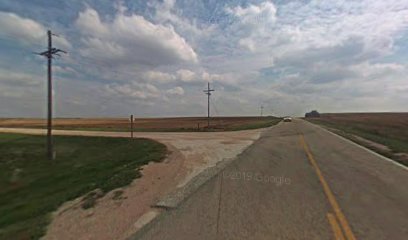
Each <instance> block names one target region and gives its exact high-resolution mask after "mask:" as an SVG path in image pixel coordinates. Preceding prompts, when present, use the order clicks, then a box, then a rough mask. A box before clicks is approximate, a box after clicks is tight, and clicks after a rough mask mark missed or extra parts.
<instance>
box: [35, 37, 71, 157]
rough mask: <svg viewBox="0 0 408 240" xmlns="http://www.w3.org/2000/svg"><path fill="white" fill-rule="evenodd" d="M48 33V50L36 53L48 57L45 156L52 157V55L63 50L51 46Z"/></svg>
mask: <svg viewBox="0 0 408 240" xmlns="http://www.w3.org/2000/svg"><path fill="white" fill-rule="evenodd" d="M47 35H48V50H47V51H44V52H42V53H38V54H39V55H41V56H45V57H46V58H47V59H48V71H47V82H48V87H47V110H48V112H47V158H48V159H49V160H52V159H53V155H54V151H53V142H52V59H53V56H54V55H57V56H60V55H59V53H60V52H63V53H66V52H65V51H63V50H61V49H57V48H53V47H52V36H56V35H55V34H52V33H51V31H50V30H48V31H47Z"/></svg>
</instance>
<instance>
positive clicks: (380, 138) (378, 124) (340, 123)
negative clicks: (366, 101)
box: [306, 113, 408, 166]
mask: <svg viewBox="0 0 408 240" xmlns="http://www.w3.org/2000/svg"><path fill="white" fill-rule="evenodd" d="M306 120H308V121H310V122H312V123H317V124H321V125H324V126H326V127H329V128H331V129H334V130H335V131H336V130H337V133H339V134H341V135H343V136H345V137H348V138H349V139H351V140H353V141H355V142H357V143H359V144H362V145H364V146H366V147H369V148H371V149H373V150H375V151H377V152H379V153H381V154H383V155H385V156H387V157H390V158H393V159H395V160H396V161H399V162H400V163H402V164H404V165H407V166H408V113H327V114H322V115H321V117H320V118H306Z"/></svg>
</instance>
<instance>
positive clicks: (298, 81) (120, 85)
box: [0, 0, 408, 117]
mask: <svg viewBox="0 0 408 240" xmlns="http://www.w3.org/2000/svg"><path fill="white" fill-rule="evenodd" d="M48 29H50V30H52V32H53V33H55V34H57V35H58V36H54V37H53V45H54V46H55V47H56V48H60V49H63V50H65V51H67V52H68V53H67V54H63V55H61V57H56V58H55V59H54V60H53V81H54V92H53V96H54V99H55V101H54V116H55V117H124V116H129V115H130V114H134V115H135V116H137V117H163V116H168V117H174V116H205V115H206V111H207V96H206V95H205V94H204V92H203V90H204V89H205V88H206V86H207V82H210V83H211V87H212V88H214V89H215V91H214V92H213V95H212V96H211V109H212V110H211V114H212V115H213V116H246V115H259V114H260V107H261V106H264V114H265V115H275V116H284V115H292V116H301V115H303V114H304V113H305V112H308V111H311V110H318V111H319V112H364V111H369V112H384V111H398V112H403V111H405V112H406V111H408V68H407V66H408V1H407V0H387V1H383V0H361V1H354V0H352V1H343V0H338V1H317V0H316V1H314V0H311V1H306V0H302V1H291V0H276V1H270V0H259V1H258V0H253V1H248V0H162V1H158V0H149V1H136V0H133V1H124V0H123V1H119V0H117V1H111V0H98V1H97V0H84V1H80V0H70V1H49V0H30V1H25V0H2V1H1V2H0V52H1V54H0V117H45V116H46V115H45V114H46V107H45V106H46V86H47V85H46V73H47V72H46V71H47V69H46V59H45V58H44V57H42V56H38V55H35V54H34V52H42V51H44V50H45V49H46V46H47V37H46V31H47V30H48Z"/></svg>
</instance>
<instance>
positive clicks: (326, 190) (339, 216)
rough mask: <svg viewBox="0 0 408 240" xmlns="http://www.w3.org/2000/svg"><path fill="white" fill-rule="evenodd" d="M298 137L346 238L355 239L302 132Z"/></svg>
mask: <svg viewBox="0 0 408 240" xmlns="http://www.w3.org/2000/svg"><path fill="white" fill-rule="evenodd" d="M299 139H300V144H301V145H302V146H303V149H304V150H305V152H306V154H307V157H308V159H309V161H310V163H311V164H312V166H313V168H314V169H315V171H316V174H317V177H318V178H319V180H320V183H321V184H322V186H323V190H324V193H325V194H326V196H327V198H328V200H329V203H330V205H331V206H332V208H333V211H334V213H335V214H336V217H337V219H338V220H339V222H340V225H341V226H342V228H343V231H344V233H345V235H346V237H347V239H348V240H356V238H355V237H354V234H353V232H352V231H351V228H350V225H349V224H348V222H347V219H346V217H345V216H344V214H343V213H342V211H341V209H340V206H339V204H338V203H337V201H336V198H335V197H334V194H333V192H332V191H331V190H330V187H329V184H327V182H326V180H325V179H324V177H323V174H322V172H321V171H320V168H319V166H318V165H317V162H316V160H315V159H314V157H313V155H312V153H311V152H310V150H309V147H308V146H307V144H306V141H305V139H304V136H303V134H300V135H299Z"/></svg>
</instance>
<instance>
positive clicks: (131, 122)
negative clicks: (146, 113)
mask: <svg viewBox="0 0 408 240" xmlns="http://www.w3.org/2000/svg"><path fill="white" fill-rule="evenodd" d="M130 138H133V114H132V115H130Z"/></svg>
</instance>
